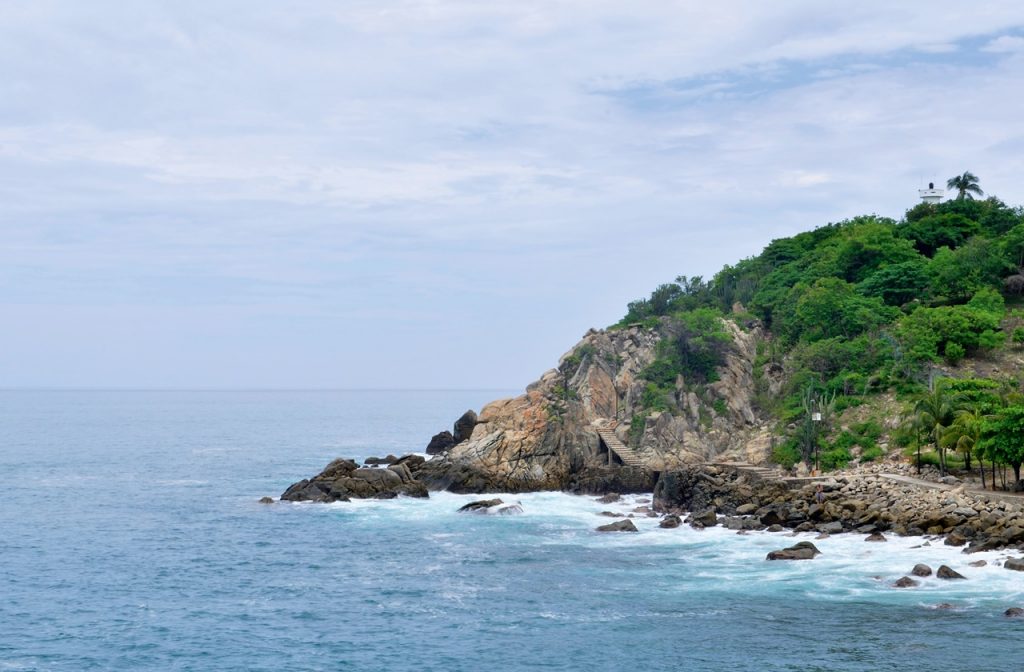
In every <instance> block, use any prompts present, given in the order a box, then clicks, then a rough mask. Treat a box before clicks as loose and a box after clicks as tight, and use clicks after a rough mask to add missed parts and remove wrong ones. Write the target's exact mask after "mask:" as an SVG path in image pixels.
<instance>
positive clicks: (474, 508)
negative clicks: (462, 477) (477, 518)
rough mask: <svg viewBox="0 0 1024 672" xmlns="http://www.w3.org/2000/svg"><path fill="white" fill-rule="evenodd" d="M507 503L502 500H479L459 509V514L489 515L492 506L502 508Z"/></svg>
mask: <svg viewBox="0 0 1024 672" xmlns="http://www.w3.org/2000/svg"><path fill="white" fill-rule="evenodd" d="M504 503H505V502H504V501H503V500H501V499H497V498H495V499H479V500H477V501H475V502H470V503H469V504H466V505H465V506H462V507H459V513H487V509H489V508H491V507H492V506H501V505H502V504H504Z"/></svg>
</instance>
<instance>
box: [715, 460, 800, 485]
mask: <svg viewBox="0 0 1024 672" xmlns="http://www.w3.org/2000/svg"><path fill="white" fill-rule="evenodd" d="M712 466H715V467H724V468H726V469H735V470H736V471H739V472H741V473H744V474H750V475H752V476H755V477H757V478H760V479H762V480H765V481H781V480H785V476H784V475H783V473H782V472H781V471H779V470H778V469H776V468H773V467H758V466H756V465H753V464H749V463H747V462H713V463H712Z"/></svg>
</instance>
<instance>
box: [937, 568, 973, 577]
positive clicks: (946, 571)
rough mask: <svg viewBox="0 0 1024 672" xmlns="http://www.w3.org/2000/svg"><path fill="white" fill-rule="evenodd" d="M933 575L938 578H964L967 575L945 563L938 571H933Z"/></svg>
mask: <svg viewBox="0 0 1024 672" xmlns="http://www.w3.org/2000/svg"><path fill="white" fill-rule="evenodd" d="M935 576H937V577H939V578H940V579H966V578H967V577H966V576H964V575H963V574H960V573H959V572H957V571H955V570H954V569H952V568H951V567H949V566H947V565H941V566H940V567H939V569H938V571H936V572H935Z"/></svg>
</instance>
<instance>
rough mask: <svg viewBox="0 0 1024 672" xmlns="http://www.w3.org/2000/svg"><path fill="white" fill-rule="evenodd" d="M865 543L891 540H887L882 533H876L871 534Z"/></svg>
mask: <svg viewBox="0 0 1024 672" xmlns="http://www.w3.org/2000/svg"><path fill="white" fill-rule="evenodd" d="M864 541H876V542H877V541H889V540H888V539H886V538H885V535H884V534H882V533H880V532H875V533H874V534H869V535H868V536H867V538H866V539H864Z"/></svg>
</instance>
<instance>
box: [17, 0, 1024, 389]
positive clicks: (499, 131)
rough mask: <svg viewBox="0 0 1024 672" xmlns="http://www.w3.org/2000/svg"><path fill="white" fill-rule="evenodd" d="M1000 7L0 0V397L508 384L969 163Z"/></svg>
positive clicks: (999, 167)
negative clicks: (655, 303) (702, 281)
mask: <svg viewBox="0 0 1024 672" xmlns="http://www.w3.org/2000/svg"><path fill="white" fill-rule="evenodd" d="M1022 110H1024V4H1021V3H1020V2H1019V0H1012V1H1000V0H993V1H990V2H984V3H973V4H971V3H967V4H965V3H963V2H947V1H945V0H931V1H929V2H903V3H892V2H891V1H886V2H876V1H872V0H867V1H863V2H857V3H844V4H843V5H841V6H840V5H838V4H835V3H822V2H819V1H817V0H777V1H773V2H770V3H768V2H762V1H760V0H749V1H743V2H741V1H728V0H723V1H721V2H715V3H708V2H671V1H667V0H660V1H657V2H647V1H644V0H638V1H634V2H628V3H623V2H606V1H603V0H581V1H577V0H545V1H543V2H534V1H531V0H515V1H514V2H505V1H504V0H491V1H489V2H486V3H481V2H470V1H465V2H464V1H462V0H445V1H428V0H409V1H389V0H370V1H366V2H363V1H357V2H345V1H327V0H324V1H319V0H298V1H294V2H288V3H283V2H269V1H268V2H256V1H254V0H244V1H240V0H204V1H203V2H197V1H193V0H176V1H175V2H173V3H172V2H163V1H159V2H158V1H151V0H133V2H131V3H126V2H121V1H117V2H115V1H112V0H90V1H89V2H80V1H79V0H26V1H19V0H5V1H3V2H0V387H8V388H11V387H14V388H17V387H44V388H49V387H58V388H64V387H69V388H82V387H85V388H385V389H394V388H413V389H438V388H489V389H494V388H507V389H516V388H522V387H524V386H525V385H526V384H527V383H529V382H530V381H532V380H534V379H536V378H538V377H539V376H540V374H541V373H543V371H545V370H546V369H548V368H550V367H552V366H554V365H556V364H557V361H558V358H559V357H560V356H561V355H562V354H563V353H565V352H566V351H568V350H569V349H570V348H571V347H572V346H573V344H575V343H576V342H577V341H578V340H579V339H580V338H581V337H582V336H583V334H584V333H585V332H586V331H587V329H589V328H591V327H596V328H601V327H605V326H607V325H609V324H612V323H614V322H615V321H617V320H618V319H619V318H620V317H621V316H622V315H623V314H624V312H625V306H626V303H627V302H629V301H631V300H634V299H637V298H640V297H643V296H646V295H647V294H648V293H649V292H650V290H651V289H653V288H654V287H655V286H656V285H658V284H659V283H662V282H669V281H671V280H673V279H674V278H675V277H676V276H678V275H681V274H685V275H703V276H705V277H709V276H711V275H713V274H714V273H715V271H717V270H718V269H719V268H721V267H722V266H723V265H724V264H727V263H735V262H736V261H738V260H739V259H742V258H744V257H748V256H751V255H753V254H757V253H758V252H759V251H760V250H761V249H762V248H763V247H764V246H765V245H766V244H767V243H768V242H769V241H770V240H772V239H773V238H778V237H782V236H788V235H792V234H794V233H797V232H799V231H802V230H806V229H809V228H813V227H815V226H820V225H823V224H826V223H828V222H835V221H840V220H842V219H845V218H848V217H852V216H855V215H858V214H871V213H876V214H879V215H885V216H890V217H894V218H899V217H900V216H901V215H902V214H903V212H905V210H906V209H907V208H909V207H911V206H913V205H914V203H915V202H916V201H917V189H919V188H922V187H923V186H926V183H927V182H928V181H929V180H932V181H935V182H938V183H944V182H945V180H946V179H947V178H948V177H950V176H952V175H955V174H959V173H962V172H963V171H965V170H970V171H971V172H973V173H975V174H977V175H978V176H979V177H980V179H981V186H982V188H983V189H984V190H985V191H986V193H988V194H993V195H997V196H999V197H1000V198H1002V199H1003V200H1004V201H1006V202H1007V203H1010V204H1011V205H1019V204H1024V181H1022V180H1021V175H1022V174H1024V124H1022V122H1021V119H1022V116H1021V115H1022Z"/></svg>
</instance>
